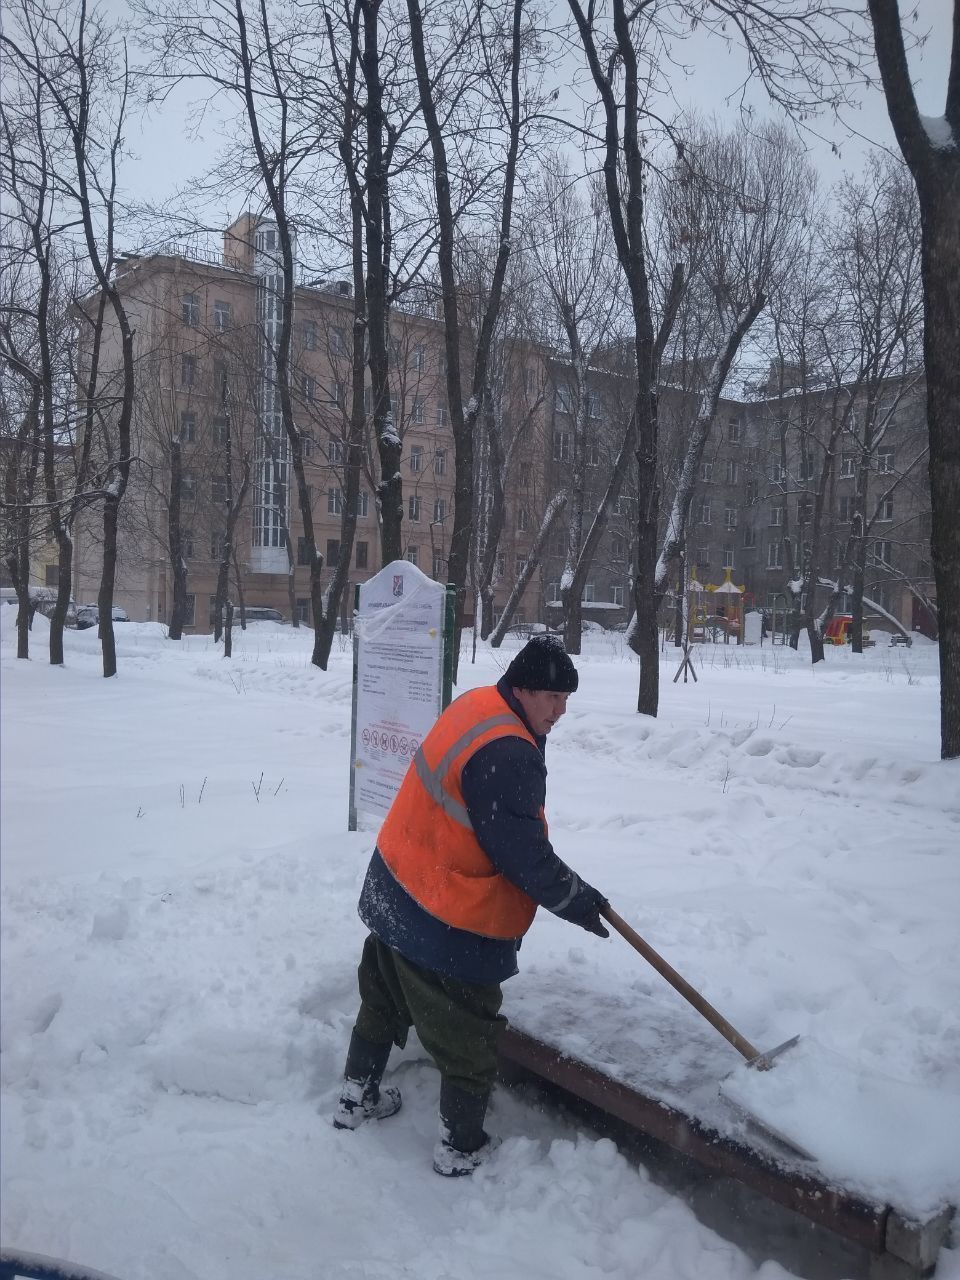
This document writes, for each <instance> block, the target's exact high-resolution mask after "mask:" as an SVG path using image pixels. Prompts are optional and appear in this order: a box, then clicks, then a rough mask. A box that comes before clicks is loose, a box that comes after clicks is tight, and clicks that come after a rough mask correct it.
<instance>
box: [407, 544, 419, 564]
mask: <svg viewBox="0 0 960 1280" xmlns="http://www.w3.org/2000/svg"><path fill="white" fill-rule="evenodd" d="M418 555H419V552H418V549H417V548H416V547H415V546H414V545H413V543H411V544H410V546H409V547H407V559H408V560H409V561H410V563H411V564H416V563H417V558H418Z"/></svg>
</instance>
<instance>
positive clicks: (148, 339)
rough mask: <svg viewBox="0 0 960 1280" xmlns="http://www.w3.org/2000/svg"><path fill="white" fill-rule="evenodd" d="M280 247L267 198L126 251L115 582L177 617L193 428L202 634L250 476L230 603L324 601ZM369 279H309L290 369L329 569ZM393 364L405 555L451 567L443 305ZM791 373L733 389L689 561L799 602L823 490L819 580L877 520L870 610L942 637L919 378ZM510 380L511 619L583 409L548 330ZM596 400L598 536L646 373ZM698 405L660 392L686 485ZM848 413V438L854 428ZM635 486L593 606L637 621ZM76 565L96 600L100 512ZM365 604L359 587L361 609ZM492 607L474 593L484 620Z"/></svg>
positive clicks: (551, 574)
mask: <svg viewBox="0 0 960 1280" xmlns="http://www.w3.org/2000/svg"><path fill="white" fill-rule="evenodd" d="M278 252H279V250H278V243H277V233H276V229H275V227H274V226H273V225H272V224H271V223H269V222H267V221H264V220H261V219H257V218H254V217H253V216H251V215H249V214H247V215H244V216H243V217H241V218H240V219H238V220H237V221H236V222H235V223H234V224H233V225H232V226H231V227H229V228H228V229H227V230H226V232H225V233H224V242H223V249H222V251H220V252H217V253H207V252H202V251H199V250H197V249H190V250H188V249H186V248H184V247H182V246H173V245H168V246H165V247H164V248H162V249H161V250H158V251H157V252H154V253H151V254H148V255H141V256H136V257H129V258H127V259H125V260H124V261H123V262H122V263H121V266H120V269H119V271H118V283H119V284H120V286H121V288H122V291H123V296H124V300H125V303H126V306H127V309H128V313H129V315H130V319H131V323H132V325H133V327H134V329H135V331H136V343H137V357H136V358H137V388H138V391H137V405H136V416H135V426H134V432H135V441H134V453H135V458H136V461H135V466H134V469H133V473H132V478H131V483H130V488H129V491H128V494H127V496H126V498H125V500H124V504H123V508H122V511H123V516H122V518H123V531H122V538H121V545H120V561H119V565H118V577H117V587H116V598H117V602H118V603H119V604H121V605H123V606H124V607H125V608H126V610H127V612H128V613H129V614H130V616H131V618H135V619H142V620H149V619H155V620H159V621H166V620H168V618H169V610H170V606H171V601H172V588H171V568H170V545H171V538H170V494H171V474H172V452H173V451H172V449H171V442H172V441H173V440H174V439H176V440H177V441H178V442H179V455H180V456H179V465H180V467H181V469H182V480H181V485H180V492H181V508H182V509H181V517H180V527H181V531H182V554H183V558H184V561H185V562H186V565H187V570H188V593H189V595H188V627H189V629H192V630H195V631H201V632H203V631H208V630H210V629H211V628H212V623H213V612H212V605H213V600H214V594H215V589H216V576H217V567H218V563H219V560H220V557H221V551H222V547H223V538H224V533H225V511H226V507H227V504H228V503H229V501H230V500H231V499H235V498H236V495H237V493H238V492H239V488H240V485H241V484H242V482H243V478H244V476H245V475H246V474H247V473H249V479H248V487H247V497H246V501H245V502H244V504H243V505H242V507H241V509H240V513H239V518H238V524H237V527H236V530H235V535H234V540H233V545H234V552H235V554H234V564H233V572H232V575H231V587H230V595H231V598H232V599H233V600H234V601H235V602H236V601H237V599H238V596H239V595H240V594H241V593H242V596H243V599H244V602H245V604H247V605H250V606H254V605H256V606H268V607H272V608H275V609H278V610H279V611H280V612H281V613H282V614H283V615H284V616H285V617H287V618H289V617H290V616H291V615H292V614H296V615H297V616H298V617H299V618H300V620H302V621H307V619H308V617H309V568H308V564H307V556H306V550H305V546H304V538H303V530H302V524H301V516H300V508H299V502H298V497H297V493H296V486H295V485H294V484H293V476H292V467H291V463H290V457H289V452H288V442H287V439H286V433H285V431H284V428H283V422H282V415H281V412H280V405H279V395H278V389H277V380H276V377H275V355H274V353H275V349H276V341H277V336H278V332H279V327H280V325H281V323H282V321H283V319H284V317H283V315H282V288H281V280H280V277H279V259H278ZM351 293H352V290H351V287H350V284H349V282H346V281H337V280H325V281H312V282H311V281H307V280H302V281H301V282H300V283H299V284H298V286H297V289H296V295H295V300H294V308H293V315H292V317H291V318H290V319H291V324H292V334H293V340H292V351H291V372H290V376H289V385H290V391H291V395H292V399H293V403H294V412H295V417H296V421H297V425H298V427H299V428H300V430H301V432H302V433H303V438H304V449H303V453H304V465H305V471H306V475H307V482H308V496H309V500H310V503H311V511H312V516H313V521H314V529H315V537H316V541H317V546H318V550H319V551H320V552H321V553H322V554H323V556H324V562H325V567H324V575H325V578H326V579H327V580H328V581H329V578H330V577H332V571H333V566H334V565H335V563H336V561H337V558H338V555H339V550H340V533H341V517H342V514H343V502H344V497H343V494H344V486H343V464H344V460H345V457H346V448H347V444H346V442H347V438H348V428H349V400H350V387H351V352H352V331H353V323H354V314H353V298H352V296H351ZM390 357H391V368H390V379H391V383H390V385H391V394H392V408H393V416H394V420H395V422H396V424H397V427H398V430H399V431H400V434H401V439H402V442H403V460H402V464H401V468H402V480H403V501H404V523H403V530H404V546H405V555H406V557H407V559H409V560H411V561H412V562H413V563H415V564H417V565H418V566H419V567H420V568H421V569H422V570H423V571H424V572H425V573H427V574H428V575H430V576H431V577H434V578H436V579H437V580H441V581H442V580H444V579H445V576H446V561H447V554H448V551H449V540H450V532H451V529H452V516H453V487H454V447H453V437H452V433H451V431H450V424H449V411H448V406H447V398H446V381H445V365H444V338H443V326H442V323H441V322H440V320H439V319H438V317H437V316H436V314H435V312H434V309H433V307H432V306H430V305H428V304H420V303H417V302H409V301H408V302H404V303H401V304H398V305H396V306H395V307H394V309H393V313H392V319H391V349H390ZM783 384H784V380H783V379H782V378H780V379H779V380H777V379H773V378H771V379H770V381H769V382H768V384H767V385H765V386H763V387H760V388H755V389H754V392H753V394H752V395H751V396H750V397H744V398H742V399H732V398H725V399H724V400H722V401H721V403H720V406H719V409H718V413H717V416H716V419H715V423H714V428H713V431H712V434H711V439H710V442H709V443H708V447H707V451H706V454H705V456H704V460H703V464H702V468H701V472H700V475H699V478H698V483H697V488H696V493H695V496H694V501H693V507H692V510H691V516H690V523H689V528H688V537H687V548H686V551H687V564H688V568H689V569H691V570H693V569H695V571H696V575H697V577H698V579H699V581H700V582H701V583H704V584H707V583H714V584H719V583H720V582H722V581H723V579H724V576H725V575H726V573H727V571H729V574H730V576H732V579H733V581H734V582H736V583H737V584H738V585H742V586H743V587H744V588H745V590H746V591H747V593H748V595H749V599H750V601H752V602H753V603H754V604H755V605H756V606H758V607H765V608H768V607H771V606H772V605H774V604H776V603H777V602H779V601H782V600H783V597H784V591H785V585H786V582H787V580H788V577H789V576H790V575H791V574H792V575H793V576H794V577H796V576H798V575H799V573H800V571H801V570H802V568H803V565H804V563H805V559H806V558H807V557H809V556H810V555H811V554H813V551H814V548H813V547H812V545H811V532H810V531H811V529H812V527H813V525H814V513H815V509H816V503H817V501H818V492H819V490H821V489H823V492H822V495H821V497H820V499H819V501H820V503H821V506H822V513H821V518H820V520H819V524H818V527H819V539H818V540H817V547H816V557H817V563H818V565H819V566H820V572H819V575H818V576H819V577H820V578H822V579H823V581H824V586H823V587H822V588H820V589H822V590H823V591H824V592H826V591H828V589H829V588H828V586H827V585H826V584H827V583H828V582H829V579H830V578H831V576H833V577H836V576H837V575H838V574H840V573H841V567H840V564H839V560H840V559H841V558H842V556H843V554H844V549H846V550H847V552H849V545H848V544H849V533H850V530H851V527H853V525H854V522H855V521H858V520H859V521H860V522H861V523H862V525H863V528H864V529H865V536H866V539H867V556H866V565H865V575H864V581H865V594H866V596H867V597H868V600H870V601H872V602H874V604H875V605H876V606H877V607H878V608H877V609H874V610H873V612H872V614H871V608H872V606H871V605H868V609H867V612H868V625H871V624H873V623H875V622H876V621H877V619H880V620H881V623H882V624H883V625H885V623H883V621H882V620H883V614H884V612H885V613H889V614H890V615H892V616H893V617H896V618H897V619H898V620H899V621H900V622H901V623H902V624H903V625H904V626H906V627H908V628H910V627H916V628H919V629H922V630H929V629H930V618H929V615H928V613H927V611H926V609H925V607H924V605H923V603H922V602H923V601H924V600H929V599H930V598H931V596H932V594H933V589H932V580H931V570H930V563H929V555H930V553H929V532H930V520H929V497H928V486H927V477H926V462H925V457H924V453H923V450H924V436H925V432H924V423H923V387H922V384H921V383H920V382H915V383H914V384H912V385H910V384H905V383H903V382H902V381H901V382H891V384H890V385H888V386H884V387H881V388H880V389H879V390H878V389H876V388H874V389H873V391H872V393H871V396H870V397H865V394H864V393H862V392H861V391H859V390H857V389H850V388H842V387H840V388H838V387H829V386H824V385H822V384H818V385H817V386H816V387H815V388H814V389H812V390H802V389H799V388H798V387H797V386H796V385H789V384H788V385H787V387H786V389H784V385H783ZM497 385H498V390H497V395H496V397H495V399H496V403H495V404H494V405H493V406H492V407H491V408H490V412H492V413H496V414H499V415H500V418H501V419H502V420H503V421H502V423H501V429H502V430H503V431H504V433H505V434H504V439H508V438H509V440H510V441H511V443H510V446H509V455H510V456H509V463H508V465H507V467H506V490H505V502H504V521H503V529H502V532H501V534H500V537H499V540H498V543H497V556H496V567H495V572H494V587H493V608H494V613H495V615H496V614H497V613H498V612H499V611H500V610H501V609H502V607H503V604H504V602H505V600H506V598H507V596H508V594H509V591H510V589H511V587H512V585H513V583H514V582H515V581H516V578H517V576H518V574H519V571H520V570H521V568H522V567H523V564H524V562H525V560H526V559H527V557H528V556H529V555H530V552H531V548H532V546H533V544H534V540H535V537H536V534H537V531H538V530H539V528H540V524H541V521H542V518H543V513H544V510H545V509H546V507H547V505H548V503H549V501H550V499H551V497H553V496H554V495H555V494H556V493H558V492H559V491H560V490H562V489H564V487H565V486H569V484H570V479H571V468H572V463H573V451H574V431H575V430H576V422H577V420H578V418H577V410H578V408H579V406H578V405H577V404H575V403H574V401H573V397H572V395H571V390H570V379H569V377H568V376H567V370H566V369H565V367H564V364H563V361H562V360H561V359H558V358H557V356H556V353H554V352H550V351H548V350H545V349H543V348H540V347H537V346H536V344H533V343H527V344H519V345H517V346H516V347H515V349H514V350H513V352H512V354H511V356H510V361H509V362H508V367H505V368H501V369H500V370H499V372H498V378H497ZM585 394H586V398H587V400H586V405H585V413H584V414H583V415H581V416H580V418H579V420H580V421H582V422H585V423H586V428H585V444H584V450H585V453H584V468H583V470H584V504H583V506H584V534H585V533H586V530H587V528H588V527H589V524H590V522H591V520H592V518H593V513H594V512H595V510H596V508H597V505H598V503H599V501H600V499H601V498H602V495H603V493H604V490H605V488H606V485H607V482H608V480H609V475H610V471H611V467H612V464H613V459H614V457H615V456H616V453H617V451H618V449H619V447H620V443H621V441H622V438H623V433H624V428H625V424H626V422H627V421H628V418H629V413H630V411H631V407H632V388H631V383H630V379H629V376H628V374H627V373H626V372H624V371H620V370H618V369H617V368H616V367H615V366H614V365H612V364H609V365H608V366H607V367H606V368H604V369H598V370H594V371H592V372H591V375H590V383H589V389H588V390H587V391H586V392H585ZM866 399H870V404H869V405H868V404H866ZM697 400H698V397H697V395H696V392H695V388H694V389H693V390H684V389H683V387H682V386H678V385H673V384H672V383H671V384H668V385H664V386H663V387H662V388H661V390H660V416H661V436H662V438H663V440H664V460H663V485H662V489H663V492H664V494H665V495H666V496H667V497H668V498H669V497H670V496H671V475H672V471H671V468H675V467H676V465H677V459H678V458H679V457H680V456H681V455H682V448H683V442H684V438H685V431H686V428H687V426H688V425H689V423H690V420H691V414H692V413H693V412H695V410H696V404H697ZM878 406H879V407H878ZM838 415H839V417H838ZM868 418H869V419H870V422H871V425H870V429H869V430H866V427H865V423H866V421H867V419H868ZM841 419H842V422H843V425H842V430H840V431H839V433H838V432H836V431H833V430H832V428H833V427H834V426H836V424H837V423H838V422H839V421H840V420H841ZM511 423H512V424H513V427H512V428H511V426H510V424H511ZM521 427H522V430H521ZM511 430H513V433H514V435H515V436H516V439H514V438H513V435H511V434H510V432H511ZM832 436H833V437H835V438H834V439H833V444H832V445H831V437H832ZM831 447H832V448H833V451H834V455H835V458H834V464H833V466H832V467H831V468H828V470H829V471H830V478H829V482H828V483H827V485H826V487H825V488H824V486H822V485H821V484H820V479H821V475H822V473H823V470H824V457H825V454H826V452H827V450H828V449H829V448H831ZM671 450H672V455H671ZM478 458H479V461H478V480H477V484H478V502H477V508H478V521H481V522H482V521H483V519H484V514H485V512H486V511H487V510H488V505H487V504H488V502H489V500H490V499H489V497H488V494H487V489H488V488H489V486H488V485H487V481H486V480H485V478H484V467H485V466H488V465H492V463H491V462H490V459H489V458H488V457H487V455H486V452H485V450H484V448H483V447H481V448H479V449H478ZM378 470H379V467H378V459H377V454H376V449H375V445H374V442H373V441H372V440H370V439H368V440H367V441H366V442H365V448H364V467H363V478H362V483H361V489H360V495H359V499H358V507H357V513H356V514H357V531H356V537H355V541H354V547H353V554H352V561H351V580H352V582H354V583H359V582H362V581H365V580H366V579H367V578H368V577H370V576H371V575H372V574H373V573H375V572H377V571H378V570H379V568H380V567H381V564H380V532H379V524H378V511H377V501H376V485H377V480H378ZM635 501H636V498H635V493H634V491H633V489H632V486H631V484H630V482H629V481H628V483H627V484H626V486H625V487H624V490H623V493H622V495H621V497H620V500H619V503H618V504H617V506H616V508H615V509H614V510H613V512H612V513H611V516H610V519H609V521H608V524H607V527H606V529H605V532H604V535H603V537H602V539H601V542H600V544H599V549H598V551H597V554H596V556H595V558H594V562H593V568H592V571H591V574H590V577H589V579H588V581H587V584H586V586H585V589H584V593H583V599H584V618H585V619H589V618H596V619H597V620H598V621H600V622H601V623H602V624H603V625H605V626H609V625H617V624H618V623H620V624H623V623H625V622H626V621H627V618H628V616H629V611H630V577H631V566H632V564H633V560H634V555H635V541H634V540H635V525H636V506H635ZM567 546H568V523H567V518H566V516H563V517H561V518H560V519H559V520H558V521H557V522H556V524H555V525H554V527H553V529H552V531H551V534H550V536H549V538H548V539H547V542H546V544H545V546H544V548H543V553H542V556H541V561H540V565H539V571H538V573H537V574H536V575H535V577H534V579H533V580H532V581H531V583H530V585H529V587H528V589H527V591H526V593H525V595H524V597H523V599H522V600H521V602H520V605H519V607H518V610H517V613H516V614H515V617H514V621H515V622H518V623H531V622H535V621H541V622H547V623H549V624H557V623H558V622H559V620H560V608H559V599H560V583H561V579H562V576H563V571H564V565H565V561H566V556H567ZM75 564H76V585H75V591H74V594H75V597H76V599H77V600H78V601H85V600H94V599H95V598H96V592H97V587H98V583H99V576H100V556H99V545H98V529H97V520H96V518H95V515H94V516H93V517H91V518H89V519H87V520H85V521H81V522H80V525H79V527H78V530H77V539H76V555H75ZM848 569H849V566H848ZM841 576H844V575H841ZM845 576H847V577H849V572H848V570H847V571H845ZM469 598H470V597H469V594H468V599H469ZM844 603H845V601H843V600H841V608H842V607H843V605H844ZM351 606H352V593H349V592H348V593H347V596H346V597H345V599H344V602H343V612H344V615H345V616H344V624H346V613H347V611H348V610H349V609H350V608H351ZM781 607H782V606H781ZM471 610H472V604H471V606H470V607H468V615H467V622H468V624H469V623H470V622H472V617H471Z"/></svg>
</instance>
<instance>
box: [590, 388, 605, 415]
mask: <svg viewBox="0 0 960 1280" xmlns="http://www.w3.org/2000/svg"><path fill="white" fill-rule="evenodd" d="M587 414H588V416H589V417H591V418H602V417H603V396H601V394H600V392H599V391H588V392H587Z"/></svg>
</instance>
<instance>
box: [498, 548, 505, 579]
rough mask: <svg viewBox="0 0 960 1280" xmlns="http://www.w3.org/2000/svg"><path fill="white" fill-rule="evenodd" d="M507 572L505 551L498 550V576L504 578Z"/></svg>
mask: <svg viewBox="0 0 960 1280" xmlns="http://www.w3.org/2000/svg"><path fill="white" fill-rule="evenodd" d="M506 572H507V557H506V554H505V553H504V552H503V551H498V552H497V577H498V578H502V577H503V575H504V574H505V573H506Z"/></svg>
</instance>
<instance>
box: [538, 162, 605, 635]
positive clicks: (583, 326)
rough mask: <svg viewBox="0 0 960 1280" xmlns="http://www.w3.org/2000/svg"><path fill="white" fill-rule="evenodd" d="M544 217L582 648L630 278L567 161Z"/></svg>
mask: <svg viewBox="0 0 960 1280" xmlns="http://www.w3.org/2000/svg"><path fill="white" fill-rule="evenodd" d="M537 199H538V203H539V204H541V206H542V210H543V212H542V215H541V219H540V220H539V221H538V223H537V226H536V230H535V232H534V234H533V235H532V237H531V243H532V252H533V256H534V258H535V260H536V262H537V263H538V265H539V268H540V271H541V273H542V277H543V280H544V283H545V285H546V290H547V294H548V297H549V298H550V300H551V303H552V312H553V315H554V317H555V320H554V323H555V328H556V330H557V337H558V339H559V341H558V365H559V372H558V378H559V380H560V385H559V387H558V392H559V393H560V394H561V395H562V403H563V407H564V409H565V410H566V413H567V420H568V421H569V423H570V425H571V427H572V431H571V432H570V435H571V437H572V441H571V447H570V459H569V472H568V487H567V502H566V517H567V550H566V558H565V563H564V567H563V571H562V574H561V578H560V603H561V607H562V611H563V630H564V645H565V647H566V649H567V652H568V653H579V652H580V638H581V626H582V609H581V594H582V591H583V583H584V581H585V580H586V576H587V574H588V573H589V571H590V565H591V561H592V557H591V558H590V559H588V558H586V557H584V556H583V550H584V536H585V532H586V531H585V529H584V517H585V505H586V502H587V497H588V493H587V477H588V468H587V464H588V452H591V453H592V455H593V456H591V457H590V458H589V461H591V462H592V463H593V465H595V466H599V463H600V456H599V455H600V448H601V441H600V422H601V420H602V416H603V408H602V400H603V393H602V390H601V381H600V370H601V367H602V365H603V364H604V363H605V362H606V361H607V360H608V358H609V357H608V353H609V352H610V351H613V352H616V351H617V350H619V347H620V343H619V340H618V333H617V327H618V324H619V322H620V321H621V320H622V318H623V316H622V312H623V304H624V299H623V297H622V290H621V286H622V276H621V274H620V269H619V264H618V263H617V260H616V255H615V254H614V252H613V246H612V245H611V243H610V227H609V220H608V219H607V218H605V217H604V216H603V213H604V210H603V200H604V193H603V189H602V187H601V186H599V185H596V184H594V185H593V186H592V187H591V188H590V189H589V193H588V198H587V199H586V200H584V199H581V198H580V196H579V195H578V193H577V191H576V188H575V185H574V176H573V174H572V173H571V172H570V170H569V168H568V167H567V166H566V165H565V164H564V163H563V162H562V161H561V160H559V159H557V158H554V159H552V160H551V161H549V162H548V164H547V166H546V169H545V174H544V179H543V184H542V187H541V190H540V193H539V196H538V198H537Z"/></svg>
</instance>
